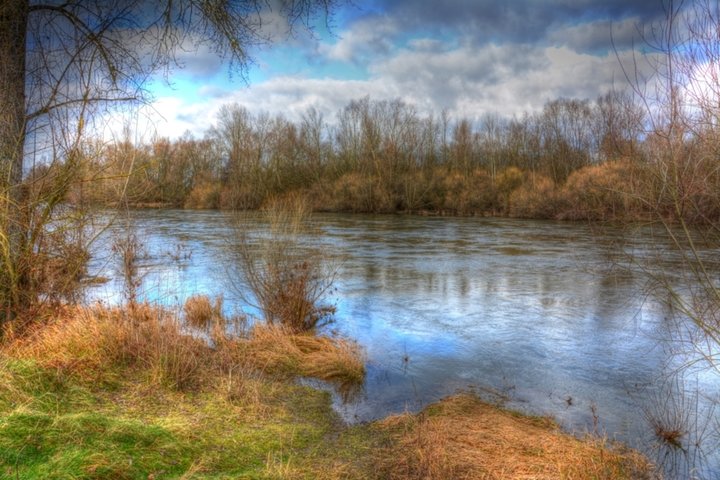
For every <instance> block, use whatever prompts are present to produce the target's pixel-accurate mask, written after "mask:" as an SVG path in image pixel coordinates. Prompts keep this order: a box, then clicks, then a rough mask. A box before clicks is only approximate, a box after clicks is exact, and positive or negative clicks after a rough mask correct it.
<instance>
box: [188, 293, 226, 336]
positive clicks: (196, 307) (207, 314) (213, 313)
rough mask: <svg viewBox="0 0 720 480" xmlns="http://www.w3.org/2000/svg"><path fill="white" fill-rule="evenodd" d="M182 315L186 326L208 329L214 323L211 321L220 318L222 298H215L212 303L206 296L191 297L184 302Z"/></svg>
mask: <svg viewBox="0 0 720 480" xmlns="http://www.w3.org/2000/svg"><path fill="white" fill-rule="evenodd" d="M183 313H185V321H186V322H187V324H188V325H190V326H192V327H195V328H201V329H209V328H210V327H211V326H212V325H213V323H216V322H213V319H216V320H217V319H220V318H221V317H222V298H221V297H217V298H215V301H214V302H212V301H211V300H210V297H208V296H207V295H193V296H191V297H190V298H188V299H187V300H186V301H185V305H183Z"/></svg>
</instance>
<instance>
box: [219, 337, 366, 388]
mask: <svg viewBox="0 0 720 480" xmlns="http://www.w3.org/2000/svg"><path fill="white" fill-rule="evenodd" d="M231 348H234V349H235V351H236V352H238V354H239V361H241V362H244V363H245V364H251V365H252V366H253V367H255V368H257V369H259V370H262V371H264V372H268V373H276V374H287V375H301V376H307V377H313V378H319V379H321V380H325V381H329V382H333V383H336V384H337V385H338V386H341V387H343V386H348V385H357V384H362V382H363V379H364V378H365V361H364V356H363V353H362V350H361V349H360V347H359V346H358V345H357V344H356V343H355V342H352V341H350V340H347V339H342V338H330V337H323V336H315V335H312V334H309V333H304V334H303V333H300V334H297V333H292V332H291V331H289V330H288V329H287V328H285V327H282V326H278V325H265V324H259V325H256V326H255V327H253V329H252V330H251V332H250V336H249V338H248V339H247V340H241V341H238V342H235V343H234V344H232V345H231Z"/></svg>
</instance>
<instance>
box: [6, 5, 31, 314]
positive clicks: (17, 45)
mask: <svg viewBox="0 0 720 480" xmlns="http://www.w3.org/2000/svg"><path fill="white" fill-rule="evenodd" d="M28 10H29V6H28V2H27V1H26V0H0V246H1V247H3V248H0V261H1V262H2V266H0V295H2V297H3V298H2V299H1V300H2V303H3V304H2V305H1V307H2V311H0V323H2V321H3V320H9V319H11V318H12V317H13V316H14V314H15V313H17V312H16V311H14V310H16V308H17V306H18V304H19V303H20V298H19V289H18V287H19V285H20V284H21V283H22V277H23V276H24V274H23V270H25V269H24V268H23V267H22V266H21V265H20V264H21V263H22V262H19V258H20V256H21V252H22V251H23V250H24V237H25V235H24V227H23V221H22V217H23V216H22V206H23V205H22V204H23V193H22V192H23V188H22V177H23V157H24V144H25V51H26V47H25V43H26V32H27V20H28ZM3 237H4V238H3Z"/></svg>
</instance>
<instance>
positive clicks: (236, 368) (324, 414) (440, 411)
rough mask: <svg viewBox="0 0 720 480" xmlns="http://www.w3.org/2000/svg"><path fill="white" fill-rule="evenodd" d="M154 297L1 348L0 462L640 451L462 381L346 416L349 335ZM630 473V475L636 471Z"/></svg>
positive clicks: (483, 465) (329, 466)
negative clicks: (195, 322)
mask: <svg viewBox="0 0 720 480" xmlns="http://www.w3.org/2000/svg"><path fill="white" fill-rule="evenodd" d="M187 328H189V327H188V326H187V325H186V324H185V323H181V322H179V321H178V320H177V318H176V317H175V316H173V315H171V314H169V313H168V312H166V311H164V310H161V309H158V308H156V307H152V306H149V305H143V304H138V305H135V306H134V308H133V309H132V310H121V309H111V308H106V307H101V306H96V307H93V308H69V309H67V310H66V311H65V312H63V313H62V315H59V318H58V319H57V320H55V321H53V322H51V323H49V324H47V325H46V326H45V327H43V328H38V329H37V330H36V331H33V332H29V333H28V334H27V336H25V337H22V338H18V339H16V340H15V341H14V342H12V343H10V344H8V345H5V346H4V348H2V350H0V352H1V353H0V354H1V355H2V357H0V478H8V479H15V478H20V479H35V478H37V479H40V478H42V479H45V478H47V479H60V478H63V479H65V478H75V479H149V478H152V479H155V480H159V479H229V478H247V479H343V478H345V479H385V478H390V479H414V478H424V479H433V478H580V479H582V478H620V479H622V478H638V476H634V475H635V474H636V473H637V472H644V470H642V469H643V468H646V464H645V463H644V461H643V460H642V459H641V458H640V457H639V456H637V454H634V453H621V452H619V451H617V450H615V449H614V448H611V447H608V446H607V445H604V444H601V443H598V442H595V441H581V440H577V439H575V438H573V437H570V436H567V435H565V434H563V433H560V432H559V431H558V429H557V427H556V426H555V425H554V424H552V422H550V421H548V420H544V419H533V418H527V417H523V416H519V415H517V414H512V413H509V412H504V411H502V410H499V409H497V408H495V407H491V406H488V405H486V404H483V403H480V402H479V401H478V400H476V399H475V398H474V397H470V396H467V395H461V396H457V397H453V398H450V399H447V400H445V401H443V402H440V403H439V404H436V405H434V406H432V407H429V408H428V409H426V410H425V411H424V412H423V413H421V414H418V415H415V416H412V415H404V416H399V417H392V418H390V419H387V420H385V421H382V422H378V423H375V424H367V425H356V426H346V425H344V424H343V423H342V422H341V421H340V420H339V419H338V417H337V415H336V414H335V413H334V412H333V410H332V407H331V399H330V394H329V393H327V392H321V391H318V390H315V389H312V388H309V387H306V386H301V385H298V384H297V383H296V382H293V381H291V379H292V378H294V377H295V376H298V375H300V376H313V377H317V378H322V379H325V380H328V381H331V382H335V383H336V384H338V385H341V386H342V385H348V384H352V383H357V382H361V381H362V379H363V377H364V364H363V358H362V355H361V352H360V349H359V347H358V346H357V345H356V344H355V343H353V342H350V341H347V340H343V339H339V338H330V337H322V336H313V335H310V334H297V333H291V332H289V331H287V330H286V329H283V328H282V327H279V326H277V325H275V326H267V325H256V326H255V327H254V328H253V329H252V330H251V331H250V332H249V333H248V335H247V336H246V337H241V338H233V337H229V336H227V335H226V334H225V335H221V334H219V333H218V334H216V335H214V336H213V341H212V346H210V345H209V344H208V343H207V342H206V341H204V340H201V339H200V338H197V337H194V336H192V335H189V334H188V333H189V332H188V331H186V329H187ZM639 478H642V477H639Z"/></svg>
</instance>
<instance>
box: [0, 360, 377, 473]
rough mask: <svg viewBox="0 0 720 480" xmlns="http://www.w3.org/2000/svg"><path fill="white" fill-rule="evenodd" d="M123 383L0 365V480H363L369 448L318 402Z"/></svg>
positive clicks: (294, 391)
mask: <svg viewBox="0 0 720 480" xmlns="http://www.w3.org/2000/svg"><path fill="white" fill-rule="evenodd" d="M124 373H125V374H126V375H125V376H124V377H125V379H124V380H122V381H120V383H118V384H116V385H113V388H108V387H107V385H105V384H98V385H93V384H88V383H87V382H83V381H82V380H80V379H77V378H74V377H71V376H65V377H63V376H61V375H58V374H57V372H56V371H55V370H53V369H49V368H42V367H40V366H38V365H37V364H36V363H34V362H32V361H21V360H5V361H0V478H3V479H4V478H7V479H15V478H18V479H35V478H37V479H143V480H146V479H148V478H153V479H156V480H157V479H171V478H185V479H223V478H248V479H270V478H308V479H311V478H323V477H324V478H369V476H368V475H369V474H366V473H364V471H365V472H367V469H365V468H361V467H363V465H361V464H360V463H359V460H358V458H357V456H358V452H362V451H369V450H370V449H371V448H372V443H373V442H375V437H374V436H372V435H371V434H369V432H368V428H367V427H356V428H346V427H344V426H343V425H342V424H341V422H339V420H338V419H337V417H336V415H335V413H334V412H333V411H332V408H331V405H330V396H329V394H327V393H326V392H320V391H317V390H314V389H311V388H308V387H303V386H299V385H296V384H293V383H291V382H283V381H275V380H270V379H253V380H248V381H247V382H248V383H252V390H251V391H252V392H253V395H251V396H250V397H248V395H237V396H228V395H224V394H222V393H221V392H218V391H216V390H208V391H196V392H178V391H176V390H172V389H165V388H161V387H157V386H150V385H148V384H147V383H145V382H143V381H142V380H141V379H139V378H136V379H133V375H132V372H131V371H128V372H124ZM120 377H122V375H121V376H120ZM356 467H357V468H356Z"/></svg>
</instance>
